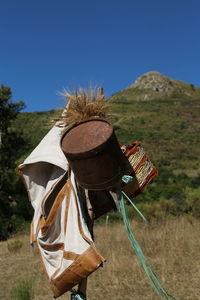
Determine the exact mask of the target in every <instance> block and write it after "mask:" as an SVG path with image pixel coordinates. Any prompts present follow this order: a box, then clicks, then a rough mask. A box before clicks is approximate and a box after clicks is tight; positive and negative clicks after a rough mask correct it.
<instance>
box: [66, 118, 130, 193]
mask: <svg viewBox="0 0 200 300" xmlns="http://www.w3.org/2000/svg"><path fill="white" fill-rule="evenodd" d="M61 148H62V150H63V152H64V154H65V155H66V158H67V160H68V162H69V165H70V167H71V169H72V170H73V172H74V175H75V177H76V180H77V182H78V184H79V185H80V186H81V187H83V188H85V189H88V190H113V189H114V188H115V187H116V186H117V185H118V183H119V182H120V180H121V176H122V174H123V170H124V159H125V158H124V155H123V153H122V151H121V149H120V146H119V143H118V141H117V138H116V136H115V133H114V130H113V127H112V125H111V124H110V123H109V122H107V121H106V120H104V119H100V118H97V119H89V120H86V121H83V122H80V123H77V124H76V125H74V126H73V127H71V128H70V129H68V130H67V131H66V132H65V134H64V136H63V137H62V139H61Z"/></svg>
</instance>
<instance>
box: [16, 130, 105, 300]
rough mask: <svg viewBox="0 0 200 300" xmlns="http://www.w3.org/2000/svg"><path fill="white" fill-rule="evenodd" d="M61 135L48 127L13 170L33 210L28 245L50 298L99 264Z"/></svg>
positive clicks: (69, 286)
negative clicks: (45, 277)
mask: <svg viewBox="0 0 200 300" xmlns="http://www.w3.org/2000/svg"><path fill="white" fill-rule="evenodd" d="M61 130H62V129H61V128H59V127H56V126H55V127H53V128H52V129H51V130H50V131H49V133H48V134H47V135H46V136H45V137H44V139H43V140H42V141H41V143H40V144H39V145H38V146H37V147H36V148H35V149H34V151H33V152H32V153H31V154H30V156H29V157H28V158H27V159H26V160H25V161H24V163H23V164H21V165H20V166H19V167H18V169H17V170H18V173H19V174H20V176H21V177H22V179H23V181H24V183H25V186H26V189H27V191H28V194H29V199H30V201H31V204H32V206H33V208H34V217H33V221H32V225H31V242H37V244H38V247H39V250H40V254H41V258H42V262H43V265H44V268H45V270H46V273H47V275H48V278H49V281H50V286H51V289H52V291H53V294H54V297H59V296H61V295H62V294H63V293H65V292H66V291H68V290H70V289H71V288H72V287H73V286H75V285H76V284H78V283H79V282H80V281H81V280H82V279H83V278H86V277H87V276H88V275H89V274H91V273H92V272H93V271H95V270H96V269H97V268H98V267H99V266H101V265H102V263H103V262H104V258H103V257H102V256H101V255H100V254H99V253H98V252H97V250H96V248H95V245H94V242H93V240H92V237H91V233H90V231H89V229H88V226H87V224H86V221H85V219H84V215H83V214H84V211H83V209H82V208H81V201H82V200H81V199H80V196H78V195H80V193H78V191H77V189H78V187H77V185H76V182H75V179H74V174H73V172H69V170H68V163H67V160H66V158H65V156H64V154H63V152H62V150H61V149H60V137H61ZM69 173H70V175H69V176H68V174H69Z"/></svg>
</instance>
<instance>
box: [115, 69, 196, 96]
mask: <svg viewBox="0 0 200 300" xmlns="http://www.w3.org/2000/svg"><path fill="white" fill-rule="evenodd" d="M121 97H123V98H126V99H127V100H136V101H146V100H153V99H164V98H165V99H169V98H172V99H174V98H180V97H182V98H184V99H192V98H193V99H197V98H199V99H200V88H199V87H196V86H194V85H193V84H189V83H185V82H183V81H180V80H175V79H171V78H168V77H167V76H165V75H163V74H161V73H159V72H157V71H150V72H147V73H145V74H143V75H141V76H140V77H138V78H137V79H136V81H135V82H134V83H133V84H131V85H130V86H129V87H128V88H126V89H124V90H122V91H120V92H119V93H116V94H114V95H113V96H112V97H111V100H117V99H119V98H121Z"/></svg>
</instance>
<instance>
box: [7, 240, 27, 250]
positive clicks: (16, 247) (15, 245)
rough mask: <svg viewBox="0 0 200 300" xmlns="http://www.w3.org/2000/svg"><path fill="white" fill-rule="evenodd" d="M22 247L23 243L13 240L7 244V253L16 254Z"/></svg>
mask: <svg viewBox="0 0 200 300" xmlns="http://www.w3.org/2000/svg"><path fill="white" fill-rule="evenodd" d="M22 246H23V243H22V241H20V240H14V241H10V242H8V243H7V248H8V251H9V252H11V253H16V252H17V251H19V250H20V249H21V248H22Z"/></svg>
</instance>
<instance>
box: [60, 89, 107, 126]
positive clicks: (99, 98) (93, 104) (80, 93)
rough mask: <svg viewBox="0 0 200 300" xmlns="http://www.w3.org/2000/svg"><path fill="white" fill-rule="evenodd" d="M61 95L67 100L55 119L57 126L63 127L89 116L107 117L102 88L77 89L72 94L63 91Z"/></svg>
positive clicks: (86, 118)
mask: <svg viewBox="0 0 200 300" xmlns="http://www.w3.org/2000/svg"><path fill="white" fill-rule="evenodd" d="M63 96H64V97H65V98H66V100H67V105H66V108H65V109H64V111H63V113H62V115H61V116H60V117H59V118H58V119H57V120H56V121H59V126H62V127H64V128H65V129H66V128H69V127H71V126H73V125H74V124H75V123H77V122H81V121H84V120H88V119H90V118H104V119H106V118H107V117H108V106H107V104H106V102H105V96H104V93H103V89H102V88H99V89H98V90H96V89H90V90H85V89H78V90H75V91H74V93H73V94H70V93H69V92H67V91H65V93H64V94H63Z"/></svg>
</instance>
